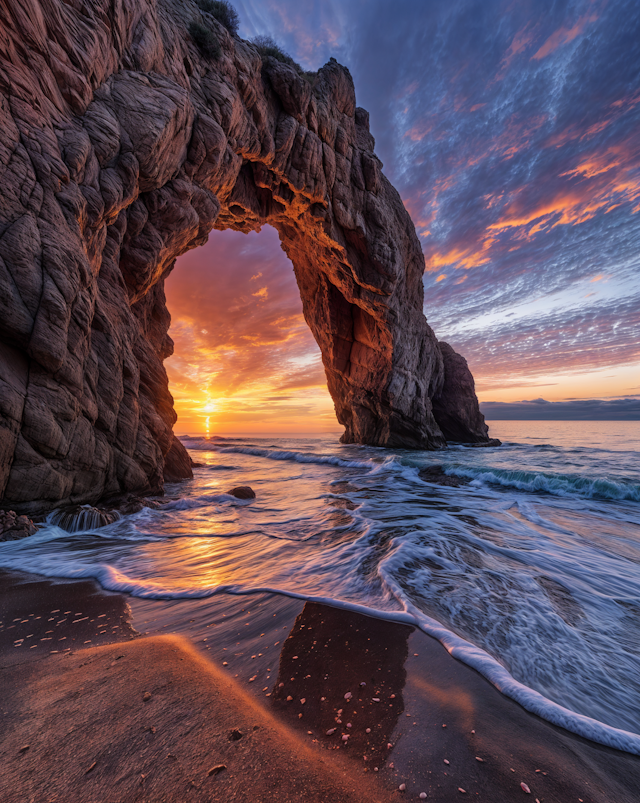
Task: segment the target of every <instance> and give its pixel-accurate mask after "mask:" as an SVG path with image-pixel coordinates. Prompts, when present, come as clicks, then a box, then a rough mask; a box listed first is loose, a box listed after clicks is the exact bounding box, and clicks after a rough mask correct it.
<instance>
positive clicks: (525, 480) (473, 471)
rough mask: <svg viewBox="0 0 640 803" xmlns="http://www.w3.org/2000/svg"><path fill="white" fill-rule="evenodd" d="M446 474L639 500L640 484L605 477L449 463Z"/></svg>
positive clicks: (556, 493) (534, 489) (559, 493)
mask: <svg viewBox="0 0 640 803" xmlns="http://www.w3.org/2000/svg"><path fill="white" fill-rule="evenodd" d="M445 473H446V474H449V475H451V476H454V477H461V478H464V479H469V480H471V481H472V484H473V485H484V484H487V483H489V484H492V485H502V486H504V487H506V488H517V489H518V490H520V491H531V492H534V493H540V492H543V493H548V494H552V495H553V496H578V497H584V498H587V499H608V500H611V501H615V502H640V485H636V484H634V483H632V482H625V481H624V480H612V479H606V478H604V477H596V478H592V477H581V476H580V475H577V474H551V473H543V472H531V471H524V470H509V469H500V468H484V467H477V468H476V467H466V466H448V467H446V468H445Z"/></svg>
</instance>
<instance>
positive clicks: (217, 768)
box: [207, 764, 227, 776]
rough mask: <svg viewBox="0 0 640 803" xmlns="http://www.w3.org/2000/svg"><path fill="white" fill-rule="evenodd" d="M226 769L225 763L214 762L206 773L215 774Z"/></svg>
mask: <svg viewBox="0 0 640 803" xmlns="http://www.w3.org/2000/svg"><path fill="white" fill-rule="evenodd" d="M226 769H227V765H226V764H216V765H215V767H211V769H210V770H209V772H208V773H207V775H208V776H211V775H217V774H218V773H219V772H222V771H223V770H226Z"/></svg>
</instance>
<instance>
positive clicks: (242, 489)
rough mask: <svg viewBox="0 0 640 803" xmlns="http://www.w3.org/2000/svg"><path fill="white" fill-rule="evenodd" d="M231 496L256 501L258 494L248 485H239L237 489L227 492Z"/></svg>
mask: <svg viewBox="0 0 640 803" xmlns="http://www.w3.org/2000/svg"><path fill="white" fill-rule="evenodd" d="M227 493H228V494H229V496H235V497H236V499H255V498H256V492H255V491H254V490H253V488H249V486H248V485H238V487H237V488H232V489H231V490H230V491H228V492H227Z"/></svg>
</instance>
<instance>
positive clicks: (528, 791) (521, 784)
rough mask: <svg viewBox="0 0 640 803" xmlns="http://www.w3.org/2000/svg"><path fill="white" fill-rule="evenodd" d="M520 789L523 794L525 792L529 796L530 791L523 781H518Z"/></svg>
mask: <svg viewBox="0 0 640 803" xmlns="http://www.w3.org/2000/svg"><path fill="white" fill-rule="evenodd" d="M520 788H521V789H522V791H523V792H526V793H527V794H528V795H530V794H531V789H529V787H528V786H527V785H526V783H525V782H524V781H520Z"/></svg>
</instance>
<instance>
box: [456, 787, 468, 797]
mask: <svg viewBox="0 0 640 803" xmlns="http://www.w3.org/2000/svg"><path fill="white" fill-rule="evenodd" d="M458 792H462V794H463V795H466V794H467V790H466V789H463V788H462V787H461V786H459V787H458Z"/></svg>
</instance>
